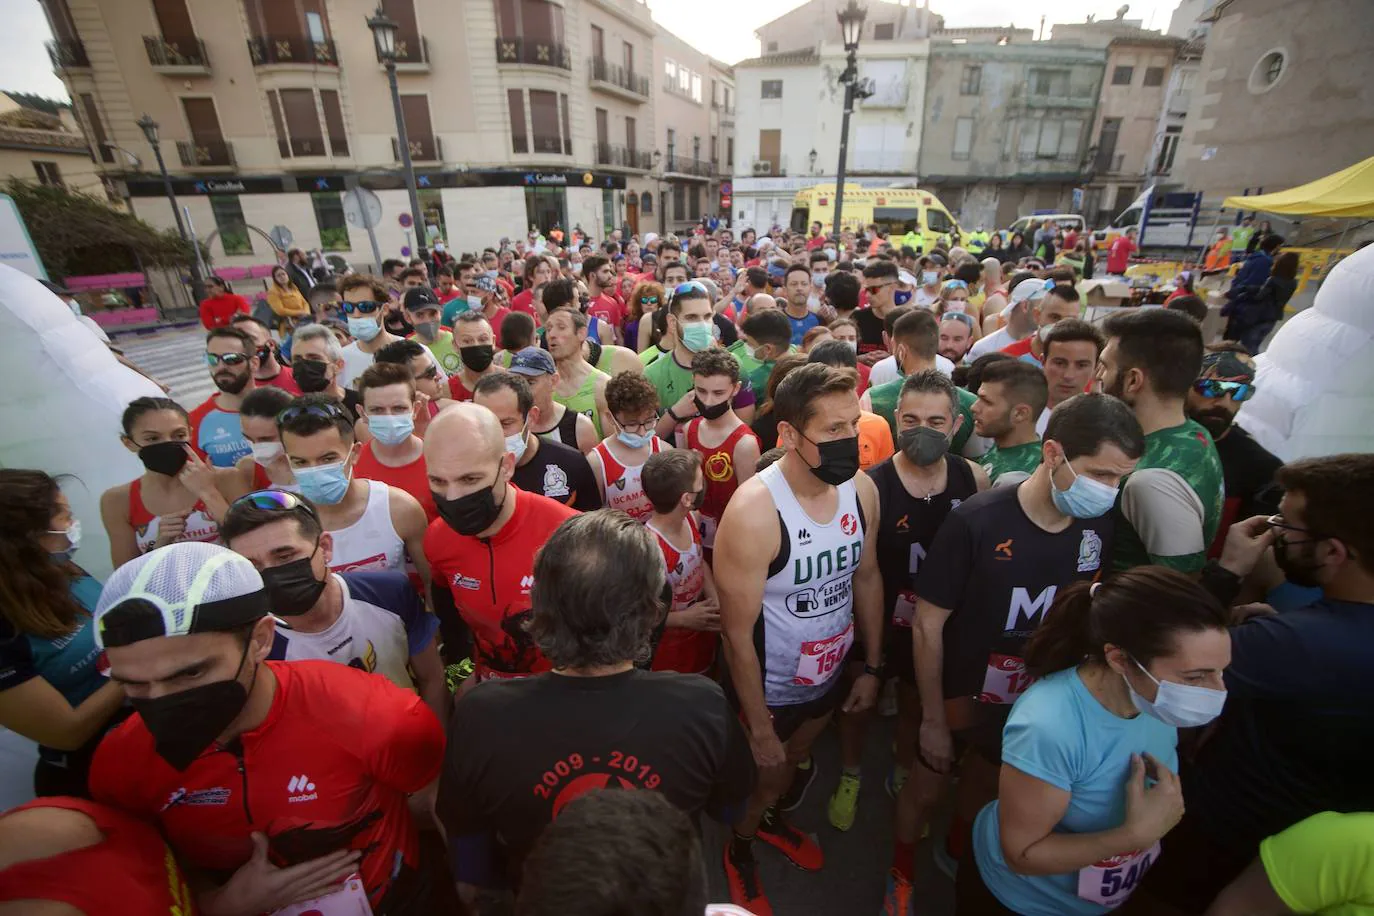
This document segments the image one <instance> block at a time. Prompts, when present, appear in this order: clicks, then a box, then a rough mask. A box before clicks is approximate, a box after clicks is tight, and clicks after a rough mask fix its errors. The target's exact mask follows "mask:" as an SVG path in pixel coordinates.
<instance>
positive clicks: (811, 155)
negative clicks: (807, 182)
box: [806, 148, 820, 175]
mask: <svg viewBox="0 0 1374 916" xmlns="http://www.w3.org/2000/svg"><path fill="white" fill-rule="evenodd" d="M818 155H820V154H819V153H817V152H816V150H815V148H812V150H811V152H809V153H807V154H806V158H807V160H808V161H810V163H811V174H812V175H814V174H816V157H817V156H818Z"/></svg>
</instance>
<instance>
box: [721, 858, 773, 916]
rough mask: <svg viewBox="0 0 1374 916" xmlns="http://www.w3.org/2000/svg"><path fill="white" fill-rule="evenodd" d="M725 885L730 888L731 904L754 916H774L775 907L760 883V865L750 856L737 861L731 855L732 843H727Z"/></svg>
mask: <svg viewBox="0 0 1374 916" xmlns="http://www.w3.org/2000/svg"><path fill="white" fill-rule="evenodd" d="M725 883H726V884H727V885H728V886H729V888H730V902H731V903H733V904H734V905H735V906H738V907H743V908H744V909H746V910H748V911H749V912H750V913H753V914H754V916H773V907H772V906H771V905H769V903H768V898H767V897H766V896H764V893H763V884H762V883H760V881H759V863H758V862H756V861H754V858H753V857H752V856H750V857H749V858H748V859H744V860H741V861H736V859H735V858H734V857H733V856H731V855H730V843H729V841H726V843H725Z"/></svg>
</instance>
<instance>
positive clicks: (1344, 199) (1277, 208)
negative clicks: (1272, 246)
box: [1222, 156, 1374, 217]
mask: <svg viewBox="0 0 1374 916" xmlns="http://www.w3.org/2000/svg"><path fill="white" fill-rule="evenodd" d="M1222 206H1223V207H1227V208H1230V209H1234V210H1259V211H1262V212H1265V213H1280V214H1287V215H1291V216H1330V217H1360V216H1368V217H1374V156H1371V157H1370V158H1368V159H1366V160H1364V161H1363V162H1357V163H1356V164H1355V165H1352V166H1351V167H1350V168H1348V169H1342V170H1341V171H1339V172H1335V173H1333V174H1331V175H1327V176H1326V177H1325V178H1318V179H1317V180H1316V181H1312V182H1308V183H1307V184H1304V185H1299V186H1298V187H1296V188H1289V189H1288V190H1287V191H1277V192H1275V193H1273V194H1256V195H1255V196H1253V197H1228V198H1226V200H1224V201H1222Z"/></svg>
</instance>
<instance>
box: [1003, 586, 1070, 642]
mask: <svg viewBox="0 0 1374 916" xmlns="http://www.w3.org/2000/svg"><path fill="white" fill-rule="evenodd" d="M1058 590H1059V586H1057V585H1049V586H1046V587H1045V590H1044V591H1042V592H1041V593H1040V594H1038V595H1036V596H1035V597H1034V598H1032V597H1031V593H1030V590H1029V589H1026V588H1022V587H1021V586H1019V585H1018V586H1017V587H1016V588H1013V589H1012V590H1011V604H1010V606H1009V607H1008V608H1007V625H1006V627H1005V628H1004V629H1005V630H1006V632H1008V633H1013V632H1027V633H1029V632H1031V631H1033V630H1035V628H1036V627H1038V626H1040V623H1041V621H1042V619H1043V618H1044V615H1045V612H1046V611H1048V610H1049V609H1050V605H1051V604H1054V593H1055V592H1056V591H1058Z"/></svg>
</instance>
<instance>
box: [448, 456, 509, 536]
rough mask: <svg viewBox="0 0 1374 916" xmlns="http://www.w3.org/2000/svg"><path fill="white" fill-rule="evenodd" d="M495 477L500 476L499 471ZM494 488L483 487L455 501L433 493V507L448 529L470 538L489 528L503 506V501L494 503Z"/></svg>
mask: <svg viewBox="0 0 1374 916" xmlns="http://www.w3.org/2000/svg"><path fill="white" fill-rule="evenodd" d="M497 476H498V477H499V476H500V470H499V469H498V471H497ZM494 487H495V484H493V485H492V486H490V487H483V488H482V489H480V490H475V491H473V492H472V493H469V494H467V495H466V496H460V497H458V498H457V499H445V498H444V497H443V496H441V495H439V494H438V493H434V494H433V495H434V506H435V508H436V509H438V510H439V517H440V518H442V519H443V520H444V521H445V522H446V523H447V524H448V526H449V527H450V528H452V529H453V530H454V531H456V532H458V533H459V534H463V535H467V536H469V537H472V536H474V535H476V534H477V533H478V532H481V531H486V530H487V529H488V528H490V527H491V523H492V522H494V521H496V517H497V516H498V515H500V514H501V509H502V507H503V506H504V505H505V499H502V500H501V502H500V503H498V502H497V501H496V494H495V493H493V492H492V490H493V489H494ZM503 489H504V488H503Z"/></svg>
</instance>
